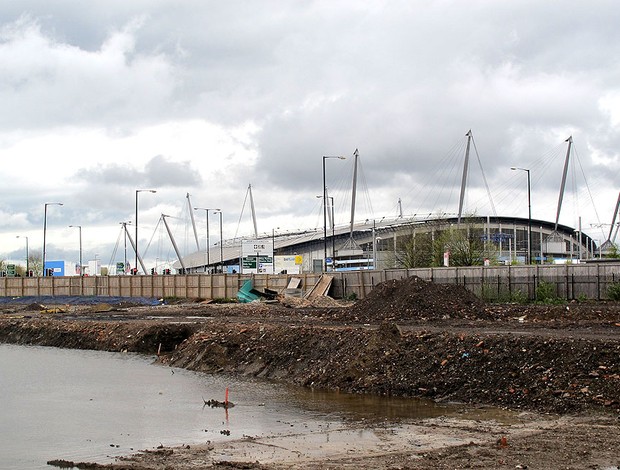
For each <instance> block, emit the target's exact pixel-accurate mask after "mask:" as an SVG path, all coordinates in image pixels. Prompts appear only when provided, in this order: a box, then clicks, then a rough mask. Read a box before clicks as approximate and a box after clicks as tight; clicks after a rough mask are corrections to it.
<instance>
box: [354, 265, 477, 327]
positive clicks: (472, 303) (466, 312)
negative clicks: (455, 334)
mask: <svg viewBox="0 0 620 470" xmlns="http://www.w3.org/2000/svg"><path fill="white" fill-rule="evenodd" d="M351 313H353V314H354V315H355V317H356V319H358V320H360V321H364V322H376V321H383V320H390V321H403V320H419V319H446V318H468V319H474V318H479V317H480V316H484V303H483V302H482V301H481V300H480V299H479V298H478V297H476V296H475V295H474V294H472V293H471V292H470V291H468V290H467V289H465V288H464V287H462V286H456V285H446V284H435V283H434V282H432V281H426V280H424V279H421V278H419V277H417V276H412V277H409V278H405V279H400V280H396V279H395V280H391V281H385V282H382V283H381V284H377V285H376V286H375V288H374V289H373V290H372V292H370V294H369V295H368V296H367V297H366V298H365V299H363V300H360V301H359V302H357V303H356V304H355V305H353V306H352V307H351Z"/></svg>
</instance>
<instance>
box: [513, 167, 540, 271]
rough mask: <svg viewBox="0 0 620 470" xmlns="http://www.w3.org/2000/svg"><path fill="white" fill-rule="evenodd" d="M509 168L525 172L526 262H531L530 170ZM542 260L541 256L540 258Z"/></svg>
mask: <svg viewBox="0 0 620 470" xmlns="http://www.w3.org/2000/svg"><path fill="white" fill-rule="evenodd" d="M510 169H511V170H520V171H525V172H527V209H528V215H527V262H528V264H532V191H531V186H530V170H529V169H527V168H519V167H515V166H513V167H510ZM541 261H542V258H541Z"/></svg>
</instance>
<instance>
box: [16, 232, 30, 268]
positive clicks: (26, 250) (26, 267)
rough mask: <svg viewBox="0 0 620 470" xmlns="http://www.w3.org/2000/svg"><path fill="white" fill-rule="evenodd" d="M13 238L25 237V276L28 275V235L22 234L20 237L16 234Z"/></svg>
mask: <svg viewBox="0 0 620 470" xmlns="http://www.w3.org/2000/svg"><path fill="white" fill-rule="evenodd" d="M15 238H25V239H26V277H28V273H30V269H29V266H28V258H29V254H28V237H26V236H23V237H20V236H19V235H17V236H16V237H15Z"/></svg>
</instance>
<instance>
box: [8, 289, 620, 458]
mask: <svg viewBox="0 0 620 470" xmlns="http://www.w3.org/2000/svg"><path fill="white" fill-rule="evenodd" d="M567 306H569V308H568V309H567V308H566V307H567ZM50 307H52V306H51V305H48V306H46V308H45V309H44V310H41V309H39V308H38V307H36V308H35V307H33V309H32V310H29V311H27V312H26V311H23V312H22V315H21V316H20V317H16V316H13V315H12V313H14V306H10V305H6V306H4V308H3V309H2V312H3V313H0V341H2V342H8V343H18V344H39V345H48V346H59V347H69V348H83V349H100V350H110V351H135V352H141V353H147V354H153V355H155V354H158V353H159V354H158V356H159V360H160V361H161V362H162V363H164V364H169V365H173V366H177V367H184V368H188V369H192V370H197V371H204V372H210V373H232V374H240V375H246V376H252V377H257V378H265V379H273V380H280V381H286V382H290V383H293V384H297V385H302V386H306V387H313V388H317V389H329V390H339V391H341V392H348V393H370V394H379V395H386V396H402V397H425V398H431V399H433V400H435V401H439V402H461V403H469V404H472V405H477V406H483V405H490V406H496V407H502V408H507V409H511V410H523V411H530V412H544V413H559V414H575V413H596V414H597V415H598V414H601V415H603V416H609V417H611V418H612V419H615V420H617V417H618V416H620V361H619V359H618V358H619V357H620V335H619V333H620V329H619V328H618V325H620V304H619V303H616V302H573V303H571V304H569V305H537V304H525V305H517V304H497V305H487V304H484V303H483V302H481V301H480V300H479V299H477V298H476V297H475V296H473V295H472V294H471V293H469V292H468V291H466V290H465V289H462V288H460V287H459V286H442V285H437V284H434V283H431V282H428V281H423V280H421V279H418V278H410V279H406V280H398V281H388V282H385V283H382V284H379V285H377V286H376V287H375V289H374V290H373V291H372V292H371V293H370V294H369V295H368V297H367V298H366V299H364V300H360V301H358V302H355V303H353V304H351V303H344V302H341V301H337V300H334V299H331V298H329V297H326V296H317V297H315V298H313V299H302V298H297V297H285V298H280V299H279V303H275V304H272V303H265V302H250V303H247V304H219V305H218V304H207V303H197V302H187V303H178V304H175V305H154V306H134V307H126V308H123V309H107V308H101V307H100V308H91V307H88V306H79V307H76V306H70V308H69V307H64V306H63V309H64V310H65V311H62V310H61V309H59V310H58V312H56V313H43V312H44V311H45V310H47V309H49V308H50ZM52 308H53V307H52ZM121 310H122V311H121ZM214 403H215V402H214ZM218 403H222V402H218ZM500 438H501V437H500ZM506 442H507V445H502V441H500V445H499V446H498V445H495V446H494V448H496V449H499V451H502V452H507V453H509V452H512V451H513V449H514V446H515V442H518V439H515V438H514V437H512V436H511V437H510V438H509V439H508V440H507V441H506ZM515 452H516V451H515ZM429 455H430V456H431V457H432V458H431V457H429V459H430V460H428V461H426V463H427V464H429V462H431V463H430V464H429V466H434V465H435V464H436V463H437V459H439V457H438V454H429ZM452 455H453V456H457V457H458V458H460V459H462V460H461V462H463V461H464V462H467V454H463V453H462V452H461V453H459V452H456V451H455V452H454V453H453V454H452ZM516 455H517V456H518V457H519V458H521V457H522V454H516ZM455 458H456V457H455ZM439 460H440V459H439ZM515 465H522V462H521V461H517V463H515ZM256 468H258V467H256ZM368 468H370V467H368ZM412 468H424V467H423V466H422V467H412ZM442 468H443V467H442ZM453 468H456V466H453ZM484 468H489V467H484Z"/></svg>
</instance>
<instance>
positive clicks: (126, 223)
mask: <svg viewBox="0 0 620 470" xmlns="http://www.w3.org/2000/svg"><path fill="white" fill-rule="evenodd" d="M119 223H120V224H121V225H122V226H123V234H124V235H125V236H124V237H123V238H124V242H125V259H124V262H123V275H125V274H127V225H131V221H129V222H119ZM116 274H118V271H117V273H116Z"/></svg>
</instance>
